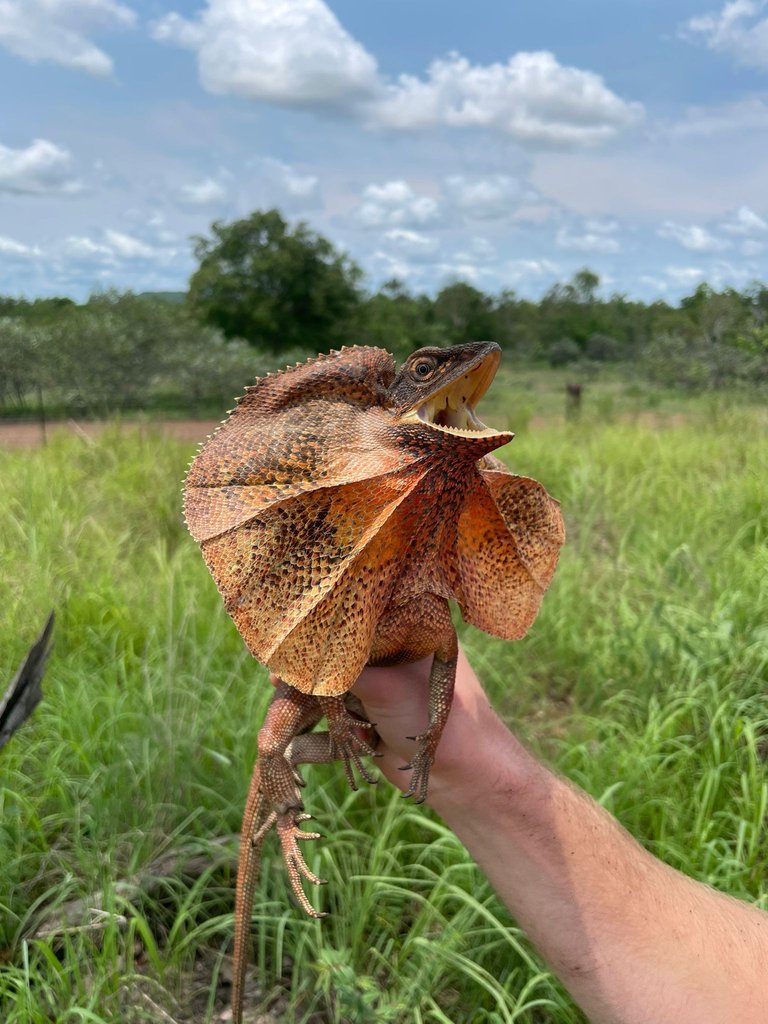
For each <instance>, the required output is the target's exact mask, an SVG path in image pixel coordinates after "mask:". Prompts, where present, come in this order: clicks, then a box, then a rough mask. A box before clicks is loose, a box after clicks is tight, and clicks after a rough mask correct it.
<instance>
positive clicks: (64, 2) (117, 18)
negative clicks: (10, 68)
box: [0, 0, 136, 75]
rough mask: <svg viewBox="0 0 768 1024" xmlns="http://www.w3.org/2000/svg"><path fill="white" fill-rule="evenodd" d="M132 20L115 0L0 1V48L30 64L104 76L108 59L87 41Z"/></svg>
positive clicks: (130, 12)
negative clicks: (44, 62) (95, 35)
mask: <svg viewBox="0 0 768 1024" xmlns="http://www.w3.org/2000/svg"><path fill="white" fill-rule="evenodd" d="M135 21H136V14H135V13H134V11H133V10H131V8H130V7H126V6H125V4H121V3H117V2H116V0H0V46H3V47H5V49H6V50H9V51H10V52H11V53H13V54H15V55H16V56H17V57H23V58H24V59H25V60H28V61H32V62H33V63H37V62H38V61H51V62H53V63H55V64H63V65H64V66H65V67H70V68H78V69H80V70H82V71H87V72H89V73H90V74H92V75H109V74H111V73H112V60H111V58H110V57H109V56H108V55H107V54H106V53H104V51H103V50H100V49H99V48H98V47H97V46H95V45H94V44H93V43H92V42H91V41H90V39H89V38H88V37H89V35H90V34H91V33H94V32H98V31H101V30H104V31H108V30H111V29H120V28H130V27H131V26H132V25H133V24H134V23H135Z"/></svg>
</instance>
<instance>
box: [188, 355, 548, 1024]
mask: <svg viewBox="0 0 768 1024" xmlns="http://www.w3.org/2000/svg"><path fill="white" fill-rule="evenodd" d="M499 359H500V349H499V347H498V346H497V345H495V344H493V343H491V342H479V343H469V344H466V345H458V346H455V347H453V348H447V349H440V348H427V349H420V350H419V351H418V352H415V353H414V354H413V355H412V356H410V357H409V359H408V360H406V362H405V363H404V365H403V367H402V368H401V370H400V372H399V373H396V371H395V365H394V360H393V359H392V356H391V355H389V353H387V352H384V351H383V350H382V349H376V348H365V347H359V346H356V347H353V348H347V349H342V350H341V351H339V352H332V353H330V354H329V355H323V356H318V357H317V358H315V359H311V360H309V361H308V362H306V363H302V364H299V365H297V366H295V367H291V368H289V369H287V370H283V371H280V372H279V373H277V374H271V375H268V376H267V377H264V378H262V379H260V380H258V381H257V382H256V383H255V385H254V386H253V387H251V388H248V389H247V391H246V394H245V395H244V397H243V398H242V399H241V400H240V401H239V403H238V405H237V406H236V408H235V409H234V410H233V412H232V414H231V415H230V417H229V419H228V420H226V421H225V422H224V424H223V425H222V426H221V427H220V428H219V430H217V431H216V432H215V433H214V434H213V435H212V436H211V437H210V438H209V439H208V440H207V441H206V442H205V443H204V445H203V446H202V448H201V450H200V452H199V453H198V455H197V457H196V458H195V459H194V461H193V462H192V464H191V466H190V469H189V472H188V475H187V478H186V481H185V515H186V520H187V525H188V527H189V530H190V532H191V534H192V536H193V537H194V538H195V540H197V541H198V542H199V543H200V545H201V548H202V552H203V556H204V558H205V561H206V563H207V565H208V568H209V569H210V571H211V574H212V575H213V578H214V580H215V581H216V584H217V586H218V588H219V591H220V592H221V595H222V597H223V599H224V604H225V607H226V609H227V611H228V612H229V614H230V615H231V616H232V618H233V620H234V622H235V624H236V626H237V628H238V630H239V632H240V634H241V636H242V637H243V639H244V641H245V643H246V645H247V646H248V648H249V650H250V651H251V652H252V653H253V655H254V656H255V657H256V658H258V660H259V661H261V662H262V663H264V664H265V665H267V666H268V667H269V668H270V669H271V670H272V672H273V673H275V674H276V675H277V676H278V677H279V679H280V682H279V684H278V686H277V687H276V691H275V695H274V698H273V700H272V703H271V704H270V707H269V710H268V712H267V716H266V719H265V722H264V725H263V726H262V728H261V730H260V732H259V740H258V747H259V757H258V760H257V764H256V767H255V769H254V774H253V778H252V780H251V786H250V790H249V795H248V801H247V805H246V813H245V816H244V819H243V830H242V835H241V847H240V850H241V852H240V862H239V866H238V883H237V893H236V910H235V951H234V960H235V968H234V986H233V1011H234V1020H235V1024H239V1021H240V1020H241V1013H242V989H243V979H244V971H245V962H246V949H245V944H246V936H247V927H248V923H249V920H250V914H251V904H252V900H253V891H254V884H255V877H256V871H257V866H258V859H259V853H260V848H261V843H262V841H263V838H264V835H265V834H266V833H267V832H268V831H269V830H270V829H271V828H272V827H273V826H274V827H275V829H276V831H277V832H278V836H279V838H280V842H281V845H282V849H283V856H284V860H285V862H286V866H287V868H288V873H289V877H290V882H291V887H292V889H293V892H294V894H295V896H296V898H297V900H298V901H299V903H300V905H301V906H302V907H303V909H304V910H305V911H306V912H307V913H308V914H310V915H312V916H320V915H318V914H317V912H316V911H315V910H314V909H313V908H312V906H311V904H310V903H309V900H308V899H307V896H306V894H305V892H304V890H303V886H302V878H304V879H306V880H307V881H309V882H311V883H315V884H319V883H320V879H318V878H316V877H315V876H314V875H313V874H312V872H311V871H310V870H309V868H308V867H307V865H306V863H305V861H304V858H303V856H302V854H301V853H300V852H299V848H298V840H299V839H309V838H317V836H316V834H314V833H306V832H303V831H302V830H301V828H300V825H301V823H302V822H303V821H306V820H307V818H308V815H305V814H304V813H303V805H302V802H301V799H300V796H299V790H298V788H297V787H298V785H303V782H302V780H301V777H300V776H299V774H298V772H297V769H296V766H297V765H298V764H302V763H312V762H315V763H317V762H322V761H330V760H334V759H341V760H342V761H343V763H344V768H345V772H346V775H347V778H348V780H349V782H350V785H351V786H352V787H353V788H356V786H355V776H354V771H355V769H356V770H357V771H358V772H359V773H360V774H361V775H362V776H363V778H365V779H366V780H367V781H369V782H371V781H374V779H373V778H372V776H371V775H370V774H369V771H368V770H367V768H366V767H365V765H364V764H363V761H362V756H363V755H373V754H374V750H373V749H372V747H371V745H370V744H368V743H367V742H366V741H365V740H364V739H362V738H361V734H360V730H361V727H362V728H363V729H366V728H372V726H370V723H367V722H365V721H362V722H361V719H360V718H359V717H357V716H355V715H354V714H353V713H351V711H350V700H349V698H347V697H345V695H347V694H348V691H349V690H350V688H351V687H352V685H353V684H354V682H355V680H356V679H357V677H358V675H359V674H360V672H361V670H362V669H363V667H364V666H365V665H366V664H374V665H376V664H378V665H384V664H397V663H404V662H409V661H416V660H419V659H421V658H423V657H426V656H428V655H433V665H432V671H431V676H430V683H429V709H428V725H427V728H426V729H425V730H424V731H423V732H422V733H420V734H419V735H418V736H416V737H414V739H415V740H416V742H417V747H416V750H415V753H414V757H413V760H412V762H411V764H410V765H409V766H407V767H409V768H411V769H412V775H411V782H410V787H409V789H408V791H407V794H406V795H408V796H414V797H416V799H417V801H419V802H421V801H422V800H424V799H425V797H426V795H427V787H428V780H429V769H430V766H431V764H432V761H433V759H434V754H435V750H436V747H437V744H438V742H439V739H440V734H441V733H442V730H443V727H444V725H445V721H446V719H447V717H448V712H449V711H450V705H451V699H452V695H453V684H454V677H455V669H456V658H457V650H458V648H457V639H456V633H455V630H454V628H453V625H452V622H451V616H450V609H449V603H448V602H449V600H456V601H457V602H458V604H459V606H460V608H461V611H462V614H463V617H464V619H465V620H466V621H468V622H470V623H472V624H474V625H476V626H478V627H479V628H480V629H483V630H485V631H486V632H488V633H492V634H493V635H496V636H500V637H502V638H505V639H518V638H520V637H521V636H523V635H524V634H525V632H526V631H527V629H528V627H529V626H530V625H531V623H532V622H533V620H534V618H535V617H536V614H537V611H538V608H539V604H540V601H541V597H542V595H543V593H544V591H545V589H546V587H547V586H548V584H549V582H550V580H551V577H552V574H553V572H554V569H555V565H556V563H557V557H558V552H559V548H560V546H561V544H562V543H563V540H564V529H563V523H562V518H561V516H560V511H559V505H558V503H557V502H556V501H554V500H553V499H552V498H550V497H549V495H548V494H547V493H546V491H545V490H544V488H543V487H542V486H541V485H540V484H538V483H537V482H536V481H534V480H531V479H528V478H527V477H521V476H517V475H515V474H513V473H511V472H510V471H509V470H508V469H507V467H506V466H505V465H504V464H503V463H501V462H500V461H499V460H497V459H496V458H494V457H493V456H492V455H490V453H491V452H492V451H493V450H494V449H496V448H498V447H500V446H501V445H503V444H506V443H507V442H509V441H511V440H512V437H513V435H512V434H510V433H508V432H501V431H495V430H492V429H490V428H488V427H486V426H485V425H484V424H483V423H481V422H480V420H478V418H477V416H476V415H475V411H474V410H475V406H476V404H477V402H478V401H479V399H480V398H481V397H482V395H483V394H484V393H485V391H486V390H487V389H488V387H489V385H490V383H491V381H492V379H493V376H494V374H495V372H496V369H497V367H498V363H499ZM322 717H325V718H326V720H327V723H328V732H326V733H314V732H310V731H309V730H311V729H312V728H313V727H314V726H315V725H316V724H317V722H318V721H319V720H320V719H321V718H322Z"/></svg>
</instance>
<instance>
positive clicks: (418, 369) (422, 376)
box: [411, 359, 436, 380]
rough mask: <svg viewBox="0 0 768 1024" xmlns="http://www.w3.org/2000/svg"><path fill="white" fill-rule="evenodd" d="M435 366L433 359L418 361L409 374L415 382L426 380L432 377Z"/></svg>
mask: <svg viewBox="0 0 768 1024" xmlns="http://www.w3.org/2000/svg"><path fill="white" fill-rule="evenodd" d="M435 365H436V364H435V361H434V359H419V360H418V361H417V362H415V363H414V364H413V366H412V367H411V373H412V374H413V376H414V377H416V379H417V380H427V378H428V377H431V376H432V373H433V372H434V369H435Z"/></svg>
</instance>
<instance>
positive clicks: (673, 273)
mask: <svg viewBox="0 0 768 1024" xmlns="http://www.w3.org/2000/svg"><path fill="white" fill-rule="evenodd" d="M664 273H665V274H666V275H667V277H668V278H669V279H670V280H671V281H672V282H673V283H674V284H677V285H685V286H688V285H692V284H700V283H701V282H702V281H703V280H704V279H705V278H706V276H707V274H706V271H704V270H702V269H701V267H677V266H669V267H665V268H664Z"/></svg>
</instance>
